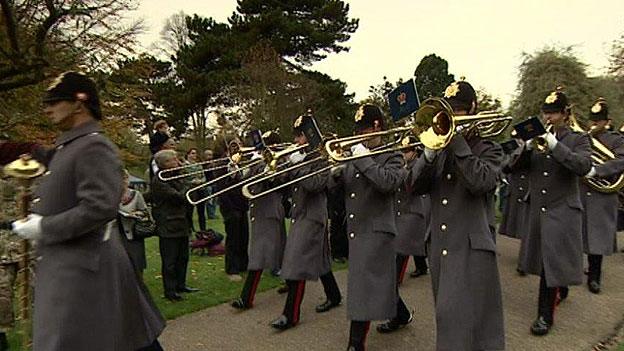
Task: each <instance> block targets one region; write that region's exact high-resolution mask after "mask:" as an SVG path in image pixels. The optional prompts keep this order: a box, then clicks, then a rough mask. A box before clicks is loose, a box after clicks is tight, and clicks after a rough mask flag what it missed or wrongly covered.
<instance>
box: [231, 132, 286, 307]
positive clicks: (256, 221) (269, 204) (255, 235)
mask: <svg viewBox="0 0 624 351" xmlns="http://www.w3.org/2000/svg"><path fill="white" fill-rule="evenodd" d="M263 139H264V142H265V143H266V144H269V145H270V144H278V143H279V142H280V141H279V135H277V133H275V132H269V134H265V135H263ZM265 167H266V165H265V163H264V162H262V163H259V164H258V165H257V166H256V167H254V168H253V169H252V170H251V172H250V175H255V174H259V173H261V172H262V171H263V170H264V169H265ZM262 186H263V185H262V184H258V185H256V186H254V187H253V190H254V191H261V190H264V189H262ZM282 198H283V193H282V192H279V191H274V192H271V193H269V194H267V195H265V196H262V197H259V198H257V199H255V200H251V201H250V202H249V222H250V226H251V238H250V242H249V264H248V265H247V277H246V279H245V284H244V285H243V290H242V292H241V296H240V298H238V299H236V300H234V301H233V302H232V307H234V308H237V309H241V310H244V309H248V308H251V307H253V301H254V297H255V295H256V290H257V288H258V284H259V283H260V278H261V277H262V271H263V270H265V269H268V270H269V271H278V270H279V269H280V268H281V266H282V257H283V255H284V243H285V241H286V227H285V225H284V217H285V211H284V205H283V204H282Z"/></svg>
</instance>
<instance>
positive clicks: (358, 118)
mask: <svg viewBox="0 0 624 351" xmlns="http://www.w3.org/2000/svg"><path fill="white" fill-rule="evenodd" d="M362 117H364V106H363V105H362V106H360V108H358V110H357V112H356V113H355V122H356V123H357V122H359V121H361V120H362Z"/></svg>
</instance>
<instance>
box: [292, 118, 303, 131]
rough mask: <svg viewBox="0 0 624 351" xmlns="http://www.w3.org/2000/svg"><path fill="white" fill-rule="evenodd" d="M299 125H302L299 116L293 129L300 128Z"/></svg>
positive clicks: (301, 119)
mask: <svg viewBox="0 0 624 351" xmlns="http://www.w3.org/2000/svg"><path fill="white" fill-rule="evenodd" d="M301 123H303V116H299V117H298V118H297V119H296V120H295V124H294V126H295V128H299V127H300V126H301Z"/></svg>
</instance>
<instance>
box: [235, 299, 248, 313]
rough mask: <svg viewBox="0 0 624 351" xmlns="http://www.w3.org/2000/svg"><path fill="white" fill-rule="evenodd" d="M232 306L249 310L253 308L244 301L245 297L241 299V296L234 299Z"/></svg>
mask: <svg viewBox="0 0 624 351" xmlns="http://www.w3.org/2000/svg"><path fill="white" fill-rule="evenodd" d="M232 307H234V308H236V309H237V310H248V309H250V308H251V306H248V305H247V304H246V303H245V301H243V299H241V298H240V297H239V298H238V299H236V300H234V301H232Z"/></svg>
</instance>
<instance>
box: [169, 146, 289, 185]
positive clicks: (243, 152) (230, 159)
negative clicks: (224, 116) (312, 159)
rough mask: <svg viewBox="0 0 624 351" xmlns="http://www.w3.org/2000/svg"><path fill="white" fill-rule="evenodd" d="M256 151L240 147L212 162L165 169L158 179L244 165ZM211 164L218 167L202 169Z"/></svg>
mask: <svg viewBox="0 0 624 351" xmlns="http://www.w3.org/2000/svg"><path fill="white" fill-rule="evenodd" d="M291 145H292V144H291V143H282V144H275V145H269V146H267V148H269V149H271V150H281V149H284V148H287V147H289V146H291ZM256 151H257V149H256V148H255V147H241V148H239V151H238V152H237V153H234V154H232V155H230V156H227V157H221V158H217V159H214V160H209V161H202V162H196V163H193V164H189V165H183V166H179V167H174V168H169V169H165V170H163V171H161V172H159V173H158V178H160V180H162V181H169V180H174V179H180V178H186V177H193V176H195V175H197V174H203V173H204V172H211V171H216V170H219V169H224V168H227V167H228V165H229V164H230V163H234V164H240V165H246V164H247V163H248V162H250V161H251V160H246V161H245V158H247V157H249V156H251V155H252V154H253V153H254V152H256ZM218 163H221V164H218ZM212 164H218V165H215V166H212V167H210V168H205V169H204V168H203V167H204V166H205V165H212ZM197 166H202V170H199V171H193V172H183V173H179V171H181V170H185V169H187V168H191V167H197Z"/></svg>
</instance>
